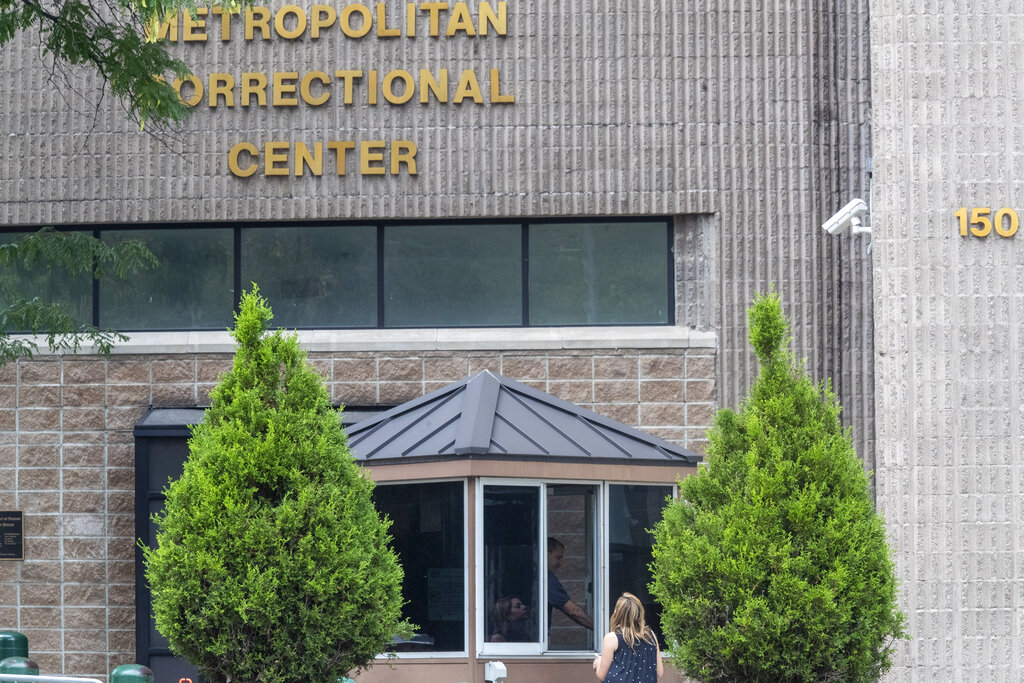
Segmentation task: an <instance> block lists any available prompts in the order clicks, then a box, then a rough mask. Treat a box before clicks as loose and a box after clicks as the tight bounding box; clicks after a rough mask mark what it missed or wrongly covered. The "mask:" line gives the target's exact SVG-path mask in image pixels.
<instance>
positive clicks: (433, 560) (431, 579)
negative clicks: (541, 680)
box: [373, 481, 466, 652]
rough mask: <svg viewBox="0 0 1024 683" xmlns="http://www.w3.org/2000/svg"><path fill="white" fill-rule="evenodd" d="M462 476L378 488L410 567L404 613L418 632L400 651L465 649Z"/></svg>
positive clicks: (400, 553)
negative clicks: (451, 479)
mask: <svg viewBox="0 0 1024 683" xmlns="http://www.w3.org/2000/svg"><path fill="white" fill-rule="evenodd" d="M462 492H463V484H462V482H458V481H455V482H444V483H439V484H389V485H380V486H378V487H377V488H376V489H375V490H374V494H373V498H374V502H375V503H376V505H377V509H378V510H379V511H380V512H381V513H382V514H386V515H387V516H388V517H389V518H390V519H391V521H392V525H391V536H392V539H393V540H392V547H393V548H394V549H395V552H397V553H398V556H399V559H400V561H401V563H402V568H403V570H404V571H405V579H404V581H403V583H402V597H403V598H404V599H405V601H406V605H405V609H404V612H403V616H404V617H405V618H406V619H408V620H409V621H411V622H412V623H414V624H416V626H417V627H418V632H417V635H416V637H415V638H413V639H411V640H407V641H402V642H400V643H396V646H395V649H396V650H397V651H398V652H461V651H463V650H465V649H466V643H465V632H466V599H465V596H466V563H465V552H464V543H465V535H466V532H465V528H466V526H465V516H464V505H465V504H464V501H463V493H462Z"/></svg>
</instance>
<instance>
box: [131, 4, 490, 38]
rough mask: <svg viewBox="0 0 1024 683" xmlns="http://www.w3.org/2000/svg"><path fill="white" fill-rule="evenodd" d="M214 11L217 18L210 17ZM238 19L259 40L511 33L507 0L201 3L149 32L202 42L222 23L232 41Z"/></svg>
mask: <svg viewBox="0 0 1024 683" xmlns="http://www.w3.org/2000/svg"><path fill="white" fill-rule="evenodd" d="M396 15H397V16H396ZM211 16H212V17H217V19H209V22H208V18H209V17H211ZM233 19H237V21H233ZM218 20H219V21H218ZM208 23H209V24H212V26H208ZM218 24H219V26H218ZM239 24H241V25H242V31H243V35H244V36H245V39H246V40H256V36H257V35H259V39H260V40H271V39H273V38H283V39H285V40H298V39H300V38H303V37H304V36H308V37H309V38H310V39H313V40H317V39H319V38H320V37H321V35H326V34H328V33H330V32H331V31H340V32H341V33H342V34H343V35H344V36H346V37H347V38H363V37H366V36H368V35H373V36H375V37H377V38H398V37H406V38H415V37H416V36H417V35H420V34H423V32H426V34H427V35H430V36H432V37H442V36H443V37H448V38H452V37H457V36H458V37H462V36H469V37H477V36H487V35H490V33H491V31H492V30H493V33H494V34H495V35H499V36H504V35H507V33H508V7H507V4H506V3H505V2H499V3H497V5H496V7H495V6H492V5H491V3H489V2H481V3H479V4H478V5H477V7H476V9H475V11H474V10H473V9H471V8H470V7H469V5H468V4H467V3H465V2H455V3H448V2H410V3H406V5H405V8H404V11H402V10H397V11H392V12H389V11H388V7H387V6H386V5H385V3H383V2H378V3H376V6H375V8H374V11H371V10H370V7H369V6H368V5H364V4H361V3H353V4H349V5H345V6H344V7H342V8H341V10H340V11H339V10H337V9H335V7H334V6H332V5H312V6H311V7H310V8H309V10H308V11H307V10H305V9H303V8H302V7H299V6H297V5H285V6H283V7H281V8H280V9H278V10H277V11H276V12H273V13H272V12H271V11H270V9H269V8H267V7H249V8H246V9H245V10H244V12H242V13H241V14H240V15H239V14H237V13H235V12H233V11H232V10H230V9H224V8H221V7H210V8H207V7H196V8H195V15H194V16H193V15H192V13H191V12H189V11H188V10H184V11H181V12H179V13H178V14H169V15H168V16H167V17H166V18H165V19H164V20H163V21H154V22H152V23H150V24H149V25H148V26H147V27H146V31H147V34H148V36H149V37H150V38H156V39H159V40H163V39H168V40H170V41H171V42H182V43H203V42H207V41H208V40H210V32H211V31H213V32H214V33H215V35H216V33H217V32H216V29H217V28H219V29H220V31H219V35H220V40H221V41H229V40H231V38H232V31H233V30H238V29H237V28H235V27H236V26H238V25H239ZM179 26H180V30H179Z"/></svg>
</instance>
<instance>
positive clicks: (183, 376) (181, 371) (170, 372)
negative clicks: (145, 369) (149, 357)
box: [150, 358, 196, 384]
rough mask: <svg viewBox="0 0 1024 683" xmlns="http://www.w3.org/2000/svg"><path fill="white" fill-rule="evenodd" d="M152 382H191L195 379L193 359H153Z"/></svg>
mask: <svg viewBox="0 0 1024 683" xmlns="http://www.w3.org/2000/svg"><path fill="white" fill-rule="evenodd" d="M150 369H151V372H152V377H153V384H183V383H188V384H192V383H194V382H195V381H196V369H195V361H193V360H192V359H191V358H189V359H187V360H186V359H175V360H154V361H153V363H152V365H151V368H150Z"/></svg>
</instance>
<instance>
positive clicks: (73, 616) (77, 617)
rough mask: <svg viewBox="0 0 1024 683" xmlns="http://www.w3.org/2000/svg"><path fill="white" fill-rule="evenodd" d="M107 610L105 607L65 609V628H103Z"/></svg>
mask: <svg viewBox="0 0 1024 683" xmlns="http://www.w3.org/2000/svg"><path fill="white" fill-rule="evenodd" d="M106 617H107V609H106V608H105V607H65V608H64V627H65V628H96V627H98V626H99V627H102V626H103V625H104V623H105V622H106Z"/></svg>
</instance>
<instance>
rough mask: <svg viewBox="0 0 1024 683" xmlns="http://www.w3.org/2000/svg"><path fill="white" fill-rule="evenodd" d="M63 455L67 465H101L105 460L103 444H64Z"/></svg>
mask: <svg viewBox="0 0 1024 683" xmlns="http://www.w3.org/2000/svg"><path fill="white" fill-rule="evenodd" d="M62 457H63V459H64V466H65V467H101V466H102V465H103V461H104V447H103V446H101V445H71V446H64V448H63V449H62Z"/></svg>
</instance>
